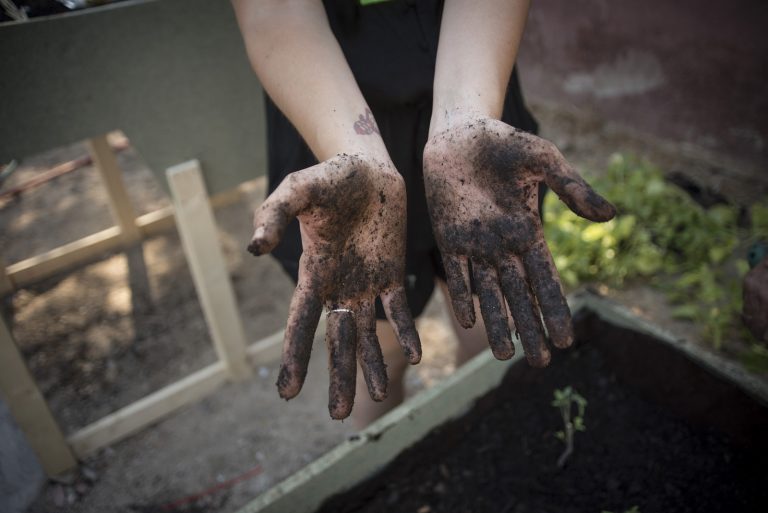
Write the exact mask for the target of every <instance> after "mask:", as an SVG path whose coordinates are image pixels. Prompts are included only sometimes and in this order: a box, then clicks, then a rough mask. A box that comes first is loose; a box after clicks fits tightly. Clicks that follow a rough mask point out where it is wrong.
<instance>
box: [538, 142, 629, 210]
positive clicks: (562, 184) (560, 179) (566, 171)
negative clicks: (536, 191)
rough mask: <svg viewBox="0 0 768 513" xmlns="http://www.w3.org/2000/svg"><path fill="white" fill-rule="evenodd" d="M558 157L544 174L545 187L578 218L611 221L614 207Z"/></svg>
mask: <svg viewBox="0 0 768 513" xmlns="http://www.w3.org/2000/svg"><path fill="white" fill-rule="evenodd" d="M558 157H559V158H557V159H555V163H554V164H553V165H551V166H550V167H549V169H547V172H546V174H545V177H546V178H545V181H546V183H547V185H548V186H549V187H550V188H551V189H552V190H553V191H555V193H556V194H557V195H558V197H559V198H560V199H561V200H563V201H564V202H565V204H566V205H568V207H569V208H570V209H571V210H573V211H574V212H575V213H576V214H578V215H579V216H581V217H583V218H585V219H589V220H590V221H597V222H603V221H608V220H610V219H613V217H614V216H615V215H616V207H614V206H613V205H612V204H611V203H610V202H608V200H606V199H605V198H603V197H602V196H600V195H599V194H598V193H596V192H595V190H594V189H593V188H592V187H591V186H590V185H589V184H588V183H587V182H586V181H585V180H584V179H583V178H582V177H581V175H579V173H577V172H576V170H574V169H573V167H571V165H570V164H568V162H567V161H566V160H565V159H564V158H563V157H562V156H560V155H558Z"/></svg>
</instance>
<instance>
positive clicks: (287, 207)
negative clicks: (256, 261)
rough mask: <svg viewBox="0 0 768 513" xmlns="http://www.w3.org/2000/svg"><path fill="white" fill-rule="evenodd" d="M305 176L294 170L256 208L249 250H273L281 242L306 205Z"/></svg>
mask: <svg viewBox="0 0 768 513" xmlns="http://www.w3.org/2000/svg"><path fill="white" fill-rule="evenodd" d="M304 182H305V181H304V180H301V179H299V178H298V177H297V176H296V174H295V173H292V174H290V175H288V176H286V177H285V179H284V180H283V181H282V182H281V183H280V185H279V186H278V187H277V189H275V190H274V192H272V194H270V195H269V197H268V198H267V199H266V200H264V203H262V204H261V206H259V208H258V209H256V213H255V214H254V216H253V229H254V231H253V236H252V237H251V242H250V243H249V244H248V251H249V252H250V253H252V254H253V255H255V256H259V255H263V254H266V253H269V252H270V251H272V250H273V249H274V248H275V246H277V244H278V243H279V242H280V239H281V238H282V236H283V233H285V229H286V228H287V227H288V224H289V223H290V222H291V221H293V219H294V218H295V217H296V216H297V215H298V214H299V213H300V212H301V211H302V210H304V209H305V208H306V207H307V201H308V194H307V192H306V191H305V190H304V188H305V185H304Z"/></svg>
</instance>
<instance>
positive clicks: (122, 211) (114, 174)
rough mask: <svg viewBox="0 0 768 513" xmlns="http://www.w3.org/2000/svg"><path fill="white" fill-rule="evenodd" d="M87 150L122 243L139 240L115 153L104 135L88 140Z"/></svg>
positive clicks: (139, 233) (139, 236) (134, 217)
mask: <svg viewBox="0 0 768 513" xmlns="http://www.w3.org/2000/svg"><path fill="white" fill-rule="evenodd" d="M88 148H89V149H90V152H91V157H92V158H93V163H94V165H95V166H96V169H98V171H99V174H100V175H101V179H102V181H103V182H104V187H106V189H107V195H108V196H109V207H110V209H111V210H112V216H113V217H114V219H115V223H116V224H117V226H119V227H120V234H121V237H122V239H123V242H125V243H126V244H131V243H134V242H136V241H138V240H139V239H140V238H141V232H140V231H139V227H138V226H137V224H136V213H135V212H134V211H133V207H132V206H131V200H130V198H129V197H128V192H127V191H126V189H125V183H124V182H123V176H122V172H121V171H120V167H119V166H118V165H117V159H116V158H115V152H114V151H112V147H111V146H110V145H109V142H108V141H107V136H106V135H100V136H98V137H93V138H91V139H89V140H88Z"/></svg>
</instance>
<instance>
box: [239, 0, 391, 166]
mask: <svg viewBox="0 0 768 513" xmlns="http://www.w3.org/2000/svg"><path fill="white" fill-rule="evenodd" d="M232 4H233V6H234V8H235V13H236V16H237V20H238V23H239V25H240V31H241V32H242V34H243V39H244V41H245V46H246V49H247V51H248V56H249V58H250V61H251V64H252V66H253V69H254V70H255V71H256V74H257V75H258V77H259V79H260V81H261V83H262V85H263V86H264V88H265V90H266V91H267V93H268V94H269V96H270V98H272V100H273V101H274V102H275V104H276V105H277V106H278V108H279V109H280V110H281V111H282V112H283V113H284V114H285V115H286V116H287V117H288V119H289V120H290V121H291V122H292V123H293V124H294V126H296V128H297V129H298V131H299V133H300V134H301V135H302V137H303V138H304V140H305V141H306V142H307V144H308V145H309V147H310V149H311V150H312V152H313V153H314V154H315V156H316V157H317V158H318V160H320V161H323V160H326V159H328V158H329V157H331V156H333V155H336V154H338V153H344V152H346V153H357V152H362V153H366V154H369V155H373V156H378V157H380V158H388V157H387V156H386V149H385V147H384V143H383V142H382V140H381V137H380V136H379V134H378V129H376V128H375V122H374V121H373V117H372V116H370V123H357V125H356V122H358V121H359V119H360V116H361V115H362V116H364V117H365V116H366V112H369V111H368V105H367V104H366V102H365V99H364V98H363V95H362V93H361V92H360V89H359V88H358V86H357V83H356V82H355V79H354V76H353V75H352V72H351V70H350V69H349V65H348V64H347V62H346V60H345V59H344V54H343V53H342V51H341V48H340V47H339V44H338V42H337V41H336V38H335V37H334V35H333V33H332V32H331V29H330V26H329V25H328V19H327V16H326V13H325V9H324V8H323V5H322V2H320V1H319V0H292V1H279V0H260V1H252V0H232Z"/></svg>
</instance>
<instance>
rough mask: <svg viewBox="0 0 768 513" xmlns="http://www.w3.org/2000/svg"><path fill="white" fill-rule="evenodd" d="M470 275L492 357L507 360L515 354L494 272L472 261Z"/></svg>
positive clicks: (485, 265)
mask: <svg viewBox="0 0 768 513" xmlns="http://www.w3.org/2000/svg"><path fill="white" fill-rule="evenodd" d="M472 274H473V276H474V278H475V288H476V289H477V296H478V298H479V299H480V313H481V314H482V315H483V320H484V321H485V331H486V332H487V333H488V343H489V344H490V346H491V351H493V356H495V357H496V359H498V360H509V359H510V358H512V355H514V354H515V347H514V345H512V336H511V334H510V332H509V321H508V319H507V307H506V305H505V304H504V296H502V294H501V289H500V288H499V278H498V276H497V274H496V270H495V269H494V268H493V267H491V266H490V265H488V264H486V263H484V262H477V261H476V260H473V261H472Z"/></svg>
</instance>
